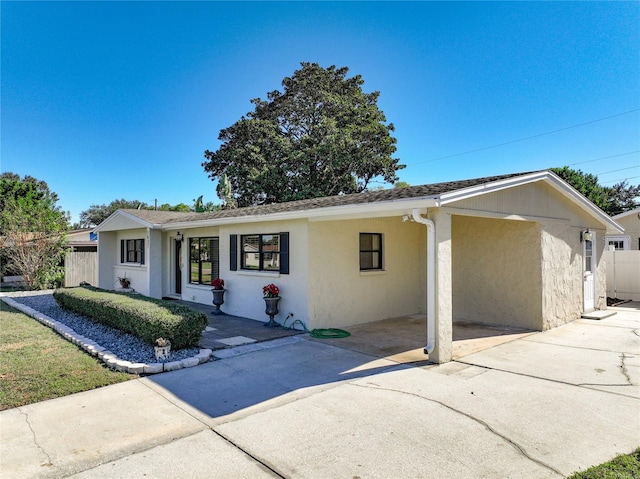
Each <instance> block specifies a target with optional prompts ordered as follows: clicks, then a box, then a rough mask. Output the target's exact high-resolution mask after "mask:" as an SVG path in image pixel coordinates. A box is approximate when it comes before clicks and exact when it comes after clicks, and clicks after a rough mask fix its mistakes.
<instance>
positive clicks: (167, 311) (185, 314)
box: [53, 286, 208, 349]
mask: <svg viewBox="0 0 640 479" xmlns="http://www.w3.org/2000/svg"><path fill="white" fill-rule="evenodd" d="M53 297H54V298H55V299H56V301H57V302H58V304H59V305H60V306H61V307H62V308H65V309H68V310H70V311H73V312H75V313H78V314H82V315H84V316H87V317H89V318H91V319H92V320H94V321H96V322H99V323H102V324H106V325H108V326H111V327H113V328H116V329H119V330H121V331H125V332H127V333H131V334H134V335H136V336H138V337H140V338H142V339H143V340H145V341H147V342H149V343H151V344H154V343H155V340H156V339H158V338H165V339H169V340H170V341H171V346H172V347H173V348H174V349H181V348H188V347H194V346H197V344H198V341H200V338H201V336H202V331H203V330H204V328H205V327H206V326H207V323H208V321H207V316H206V315H205V314H204V313H202V312H200V311H196V310H194V309H192V308H189V307H187V306H183V305H181V304H177V303H172V302H170V301H164V300H160V299H153V298H148V297H145V296H132V295H128V294H123V293H114V292H110V291H105V290H101V289H98V288H93V287H84V286H83V287H78V288H62V289H57V290H56V291H55V292H54V293H53Z"/></svg>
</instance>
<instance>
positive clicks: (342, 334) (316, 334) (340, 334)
mask: <svg viewBox="0 0 640 479" xmlns="http://www.w3.org/2000/svg"><path fill="white" fill-rule="evenodd" d="M287 319H288V318H287ZM286 323H287V320H286V319H285V320H284V322H283V323H282V327H283V328H284V329H294V326H295V325H296V324H299V325H300V326H302V329H303V330H304V332H305V333H309V336H311V337H312V338H316V339H333V338H346V337H349V336H351V333H350V332H349V331H345V330H344V329H337V328H324V329H323V328H320V329H313V330H311V331H309V330H308V329H307V326H306V325H305V324H304V323H303V322H302V321H300V320H299V319H296V320H295V321H294V322H293V323H291V325H290V326H287V325H286Z"/></svg>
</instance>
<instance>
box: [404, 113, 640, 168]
mask: <svg viewBox="0 0 640 479" xmlns="http://www.w3.org/2000/svg"><path fill="white" fill-rule="evenodd" d="M636 111H640V108H634V109H633V110H629V111H624V112H622V113H616V114H615V115H610V116H605V117H603V118H598V119H597V120H591V121H587V122H584V123H580V124H578V125H572V126H567V127H565V128H558V129H557V130H551V131H546V132H544V133H538V134H537V135H531V136H527V137H525V138H519V139H517V140H511V141H505V142H504V143H498V144H497V145H491V146H484V147H482V148H476V149H474V150H468V151H463V152H462V153H456V154H454V155H447V156H441V157H439V158H433V159H431V160H425V161H418V162H415V163H411V164H410V165H408V166H413V165H420V164H423V163H431V162H433V161H439V160H446V159H448V158H455V157H457V156H464V155H468V154H470V153H476V152H478V151H484V150H490V149H492V148H498V147H499V146H505V145H511V144H512V143H518V142H520V141H526V140H531V139H533V138H539V137H541V136H545V135H551V134H552V133H558V132H560V131H566V130H571V129H572V128H578V127H581V126H585V125H590V124H592V123H597V122H599V121H604V120H610V119H611V118H616V117H618V116H623V115H628V114H629V113H634V112H636Z"/></svg>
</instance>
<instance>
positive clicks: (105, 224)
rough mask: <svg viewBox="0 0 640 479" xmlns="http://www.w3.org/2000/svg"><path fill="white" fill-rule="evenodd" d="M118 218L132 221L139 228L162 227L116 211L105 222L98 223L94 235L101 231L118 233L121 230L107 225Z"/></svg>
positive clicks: (121, 211) (124, 212)
mask: <svg viewBox="0 0 640 479" xmlns="http://www.w3.org/2000/svg"><path fill="white" fill-rule="evenodd" d="M118 217H124V218H126V219H127V220H129V221H133V222H134V223H137V224H138V225H140V226H139V227H140V228H151V229H161V228H162V225H160V224H155V223H151V222H149V221H145V220H143V219H142V218H138V217H137V216H135V215H132V214H131V213H127V212H126V211H123V210H116V211H115V212H113V213H112V214H111V215H110V216H109V217H108V218H107V219H106V220H104V221H103V222H102V223H100V224H99V225H98V226H96V227H95V228H94V230H93V232H94V233H99V232H101V231H120V230H122V228H112V229H110V228H109V224H110V223H112V222H113V221H115V219H116V218H118Z"/></svg>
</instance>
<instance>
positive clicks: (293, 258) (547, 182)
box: [95, 171, 622, 362]
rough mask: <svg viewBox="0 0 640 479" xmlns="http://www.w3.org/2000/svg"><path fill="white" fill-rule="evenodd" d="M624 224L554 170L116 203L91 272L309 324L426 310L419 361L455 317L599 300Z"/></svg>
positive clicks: (556, 317)
mask: <svg viewBox="0 0 640 479" xmlns="http://www.w3.org/2000/svg"><path fill="white" fill-rule="evenodd" d="M621 231H622V229H621V228H620V226H619V225H618V224H617V223H616V222H615V221H614V220H612V219H611V218H609V217H608V216H607V215H606V214H605V213H604V212H603V211H602V210H600V209H599V208H597V207H596V206H595V205H593V204H592V203H591V202H589V201H588V200H587V199H585V198H584V197H583V196H582V195H581V194H580V193H578V192H577V191H576V190H575V189H574V188H572V187H571V186H570V185H568V184H567V183H566V182H564V181H563V180H562V179H560V178H559V177H558V176H556V175H555V174H554V173H552V172H550V171H537V172H529V173H519V174H510V175H503V176H495V177H489V178H479V179H472V180H464V181H454V182H447V183H438V184H431V185H424V186H410V187H406V188H395V189H388V190H383V191H373V192H366V193H359V194H352V195H340V196H332V197H325V198H316V199H310V200H302V201H293V202H288V203H281V204H272V205H263V206H257V207H249V208H238V209H233V210H224V211H217V212H212V213H178V212H163V211H139V210H119V211H117V212H115V213H114V214H113V215H111V216H110V217H109V218H108V219H107V220H105V221H104V222H103V223H102V224H100V225H99V226H98V227H97V228H96V229H95V232H97V233H98V237H99V246H98V257H99V280H98V285H99V286H100V287H102V288H107V289H116V286H117V280H116V278H117V277H121V276H124V275H126V276H127V277H130V278H131V287H133V288H135V289H136V290H137V291H138V292H140V293H142V294H145V295H148V296H152V297H157V298H159V297H165V296H169V297H176V298H181V299H183V300H187V301H193V302H199V303H206V304H210V303H211V300H212V295H211V286H210V282H211V279H213V278H215V277H221V278H223V279H224V280H225V283H226V284H225V287H226V289H227V293H226V295H225V303H224V306H223V309H224V311H225V312H226V313H227V314H232V315H238V316H243V317H246V318H253V319H257V320H262V321H266V320H267V319H268V318H267V316H266V315H265V313H264V302H263V300H262V287H263V286H264V285H266V284H268V283H275V284H276V285H277V286H278V287H280V290H281V293H280V295H281V297H282V299H281V301H280V315H279V316H278V317H276V319H279V320H280V321H282V320H283V319H284V318H285V316H286V315H288V314H291V313H292V314H293V315H294V316H293V317H294V318H295V319H299V320H301V321H302V322H304V323H305V324H306V326H307V327H308V328H309V329H313V328H328V327H348V326H349V325H354V324H360V323H366V322H370V321H377V320H380V319H385V318H393V317H400V316H408V315H413V314H426V315H427V324H428V326H427V330H428V338H427V340H428V345H427V348H426V349H428V350H429V353H430V354H429V358H430V359H431V360H433V361H436V362H446V361H449V360H451V354H452V346H451V345H452V324H453V318H456V319H463V320H470V321H478V322H482V323H487V324H493V325H505V326H518V327H523V328H530V329H535V330H546V329H549V328H553V327H555V326H558V325H561V324H565V323H567V322H569V321H572V320H575V319H577V318H579V317H580V315H581V314H582V313H583V312H584V311H589V310H593V309H598V308H605V307H606V302H605V301H604V299H605V270H604V268H605V264H604V261H602V259H601V258H602V252H603V249H604V244H605V243H604V238H605V235H606V234H619V233H621Z"/></svg>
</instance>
